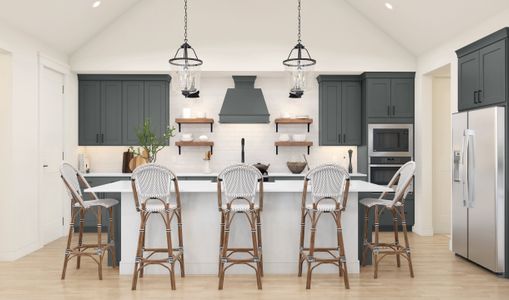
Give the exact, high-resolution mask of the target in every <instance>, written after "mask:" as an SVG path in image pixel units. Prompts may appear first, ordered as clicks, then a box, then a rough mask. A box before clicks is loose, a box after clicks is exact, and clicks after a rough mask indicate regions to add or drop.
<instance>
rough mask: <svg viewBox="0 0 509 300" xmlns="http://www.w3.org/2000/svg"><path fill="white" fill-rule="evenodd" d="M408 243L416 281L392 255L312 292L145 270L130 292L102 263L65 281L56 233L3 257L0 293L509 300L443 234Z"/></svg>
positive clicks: (317, 279)
mask: <svg viewBox="0 0 509 300" xmlns="http://www.w3.org/2000/svg"><path fill="white" fill-rule="evenodd" d="M411 242H412V246H413V251H412V252H413V255H414V268H415V278H413V279H412V278H410V277H409V275H408V268H407V265H406V264H404V263H402V267H401V269H397V268H396V266H395V261H394V260H395V259H394V258H392V257H388V258H387V259H386V260H385V261H384V262H382V265H381V270H380V273H379V278H378V279H377V280H374V279H373V273H372V271H373V269H372V268H371V267H365V268H362V270H361V274H360V275H353V274H352V275H351V276H350V285H351V289H350V290H345V289H344V287H343V283H342V280H341V279H340V278H339V277H336V276H334V275H316V276H314V277H313V286H312V289H311V290H309V291H306V289H305V277H303V278H298V277H297V276H294V275H287V276H269V275H267V276H265V277H264V278H263V290H262V291H258V290H257V289H256V282H255V277H254V276H235V275H230V276H228V275H227V277H226V281H225V289H224V290H223V291H218V290H217V278H216V277H214V276H188V277H186V278H184V279H181V278H179V277H177V290H176V291H171V290H170V287H169V281H168V277H166V276H148V277H146V278H144V279H141V284H139V286H138V290H137V291H134V292H133V291H131V289H130V284H131V278H130V277H129V276H119V275H118V272H117V270H112V269H111V268H106V269H105V272H104V280H103V281H99V280H98V279H97V272H96V267H95V263H93V262H91V261H88V260H86V259H85V260H84V262H82V269H81V270H76V269H75V268H74V266H75V265H74V264H72V265H70V267H69V268H68V271H67V279H66V280H65V281H61V280H60V272H61V267H62V261H63V254H64V245H65V244H64V239H60V240H58V241H55V242H53V243H51V244H49V245H47V246H46V247H44V248H43V249H41V250H39V251H37V252H35V253H33V254H31V255H29V256H27V257H24V258H22V259H20V260H18V261H16V262H10V263H5V262H4V263H0V299H9V300H11V299H13V300H15V299H32V300H38V299H45V300H46V299H52V300H58V299H87V300H91V299H207V300H212V299H242V300H244V299H278V300H284V299H292V300H295V299H483V300H488V299H506V300H507V299H509V280H508V279H501V278H497V277H496V276H495V275H493V274H491V273H489V272H487V271H485V270H483V269H481V268H479V267H476V266H474V265H472V264H471V263H468V262H466V261H464V260H462V259H460V258H457V257H455V256H454V255H453V254H451V252H449V250H448V237H446V236H435V237H419V236H415V235H412V236H411ZM402 262H404V260H402Z"/></svg>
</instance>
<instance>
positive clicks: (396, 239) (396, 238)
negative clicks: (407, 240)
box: [391, 208, 401, 268]
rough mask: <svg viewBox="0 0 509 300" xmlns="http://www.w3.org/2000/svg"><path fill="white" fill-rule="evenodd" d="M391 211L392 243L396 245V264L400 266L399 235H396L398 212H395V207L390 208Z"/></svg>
mask: <svg viewBox="0 0 509 300" xmlns="http://www.w3.org/2000/svg"><path fill="white" fill-rule="evenodd" d="M391 213H392V223H393V227H394V228H393V230H394V245H396V249H398V252H396V265H397V266H398V268H399V267H401V257H400V255H399V237H398V213H397V212H396V208H392V209H391Z"/></svg>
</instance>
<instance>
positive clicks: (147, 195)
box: [131, 163, 178, 208]
mask: <svg viewBox="0 0 509 300" xmlns="http://www.w3.org/2000/svg"><path fill="white" fill-rule="evenodd" d="M176 178H177V177H176V176H175V174H174V173H173V172H172V171H171V170H170V169H168V168H166V167H164V166H161V165H157V164H153V163H151V164H146V165H142V166H140V167H137V168H136V169H135V170H134V172H133V174H132V176H131V180H132V182H133V188H134V189H135V193H136V195H137V197H138V200H139V202H140V203H139V204H144V203H145V202H146V201H147V200H149V199H161V200H163V201H165V202H166V203H169V202H170V198H171V185H172V183H174V184H175V186H177V183H176ZM177 188H178V187H177ZM139 204H138V203H137V205H139ZM138 208H139V207H138Z"/></svg>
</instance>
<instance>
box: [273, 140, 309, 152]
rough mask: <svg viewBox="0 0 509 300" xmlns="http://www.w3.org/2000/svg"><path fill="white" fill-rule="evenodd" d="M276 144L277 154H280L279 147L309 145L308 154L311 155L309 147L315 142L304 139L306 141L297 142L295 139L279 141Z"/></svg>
mask: <svg viewBox="0 0 509 300" xmlns="http://www.w3.org/2000/svg"><path fill="white" fill-rule="evenodd" d="M274 145H275V146H276V155H278V154H279V147H308V155H309V149H310V148H311V146H313V142H311V141H304V142H295V141H286V142H283V141H277V142H275V143H274Z"/></svg>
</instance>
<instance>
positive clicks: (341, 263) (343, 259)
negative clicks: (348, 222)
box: [335, 212, 350, 289]
mask: <svg viewBox="0 0 509 300" xmlns="http://www.w3.org/2000/svg"><path fill="white" fill-rule="evenodd" d="M335 221H336V226H337V228H336V229H337V235H338V248H339V261H338V266H339V270H343V273H344V274H343V279H344V281H345V288H347V289H349V288H350V282H349V280H348V268H347V265H346V257H345V244H344V241H343V228H342V226H341V212H337V213H336V216H335ZM340 274H341V272H340Z"/></svg>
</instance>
